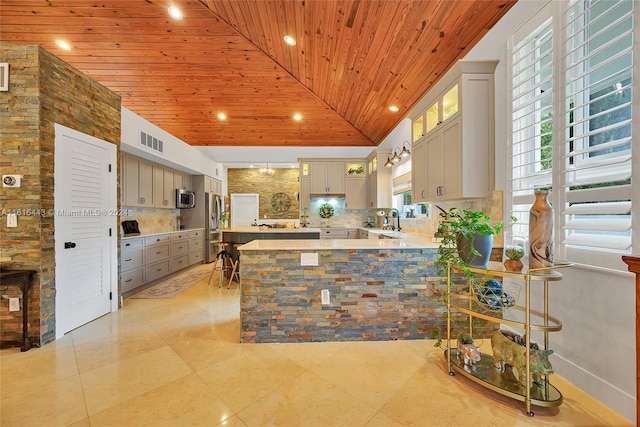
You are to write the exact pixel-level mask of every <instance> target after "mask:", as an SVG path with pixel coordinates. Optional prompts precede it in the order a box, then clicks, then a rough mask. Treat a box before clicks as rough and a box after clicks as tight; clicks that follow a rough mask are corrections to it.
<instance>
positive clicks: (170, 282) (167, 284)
mask: <svg viewBox="0 0 640 427" xmlns="http://www.w3.org/2000/svg"><path fill="white" fill-rule="evenodd" d="M209 274H211V266H210V265H201V266H199V267H195V268H192V269H190V270H188V271H185V272H184V273H180V274H178V275H177V276H173V277H171V278H169V279H167V280H164V281H162V282H160V283H158V284H157V285H155V286H152V287H150V288H147V289H145V290H144V291H142V292H140V293H138V294H135V295H134V296H132V297H131V298H173V297H175V296H176V295H178V294H179V293H180V292H182V291H184V290H185V289H189V288H190V287H191V286H193V285H195V284H196V283H198V282H199V281H200V280H202V279H203V278H205V277H207V276H209Z"/></svg>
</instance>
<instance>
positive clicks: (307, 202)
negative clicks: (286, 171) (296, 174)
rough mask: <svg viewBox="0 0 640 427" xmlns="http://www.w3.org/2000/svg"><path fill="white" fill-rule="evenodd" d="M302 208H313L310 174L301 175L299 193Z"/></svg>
mask: <svg viewBox="0 0 640 427" xmlns="http://www.w3.org/2000/svg"><path fill="white" fill-rule="evenodd" d="M298 198H299V199H300V200H299V203H300V209H310V208H311V183H310V182H309V177H308V176H301V177H300V192H299V193H298Z"/></svg>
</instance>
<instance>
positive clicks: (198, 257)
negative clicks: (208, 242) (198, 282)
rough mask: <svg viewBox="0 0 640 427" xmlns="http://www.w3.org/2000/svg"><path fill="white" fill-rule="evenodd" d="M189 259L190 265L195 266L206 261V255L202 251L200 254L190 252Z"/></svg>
mask: <svg viewBox="0 0 640 427" xmlns="http://www.w3.org/2000/svg"><path fill="white" fill-rule="evenodd" d="M188 257H189V259H188V262H189V265H193V264H197V263H199V262H202V260H203V259H204V254H203V253H202V251H199V252H189V255H188Z"/></svg>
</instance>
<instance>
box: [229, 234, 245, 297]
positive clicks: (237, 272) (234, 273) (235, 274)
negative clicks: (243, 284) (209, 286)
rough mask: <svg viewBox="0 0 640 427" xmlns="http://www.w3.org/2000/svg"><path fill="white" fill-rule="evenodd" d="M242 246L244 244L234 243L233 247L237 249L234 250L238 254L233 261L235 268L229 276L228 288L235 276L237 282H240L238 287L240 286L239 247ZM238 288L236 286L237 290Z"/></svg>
mask: <svg viewBox="0 0 640 427" xmlns="http://www.w3.org/2000/svg"><path fill="white" fill-rule="evenodd" d="M241 246H242V244H240V243H234V244H233V247H234V249H235V250H234V252H235V253H237V255H236V259H235V260H234V261H233V269H232V270H231V276H229V286H228V287H227V289H229V288H230V287H231V281H232V280H233V279H234V278H235V279H236V282H238V288H240V251H239V250H238V249H239V248H240V247H241ZM238 288H236V292H237V290H238Z"/></svg>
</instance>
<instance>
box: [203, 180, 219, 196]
mask: <svg viewBox="0 0 640 427" xmlns="http://www.w3.org/2000/svg"><path fill="white" fill-rule="evenodd" d="M204 191H205V192H206V193H213V194H217V195H219V196H220V195H222V183H221V182H220V181H218V180H217V179H214V178H211V177H209V176H205V177H204Z"/></svg>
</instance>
